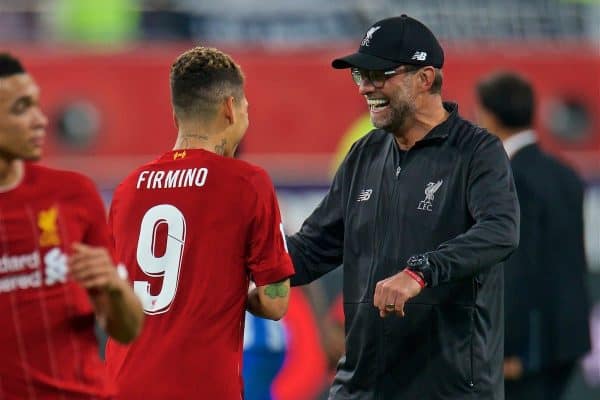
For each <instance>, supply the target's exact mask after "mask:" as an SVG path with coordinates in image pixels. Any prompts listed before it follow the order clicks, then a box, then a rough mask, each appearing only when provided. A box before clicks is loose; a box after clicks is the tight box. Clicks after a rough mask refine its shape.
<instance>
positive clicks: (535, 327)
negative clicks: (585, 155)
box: [477, 73, 590, 400]
mask: <svg viewBox="0 0 600 400" xmlns="http://www.w3.org/2000/svg"><path fill="white" fill-rule="evenodd" d="M477 95H478V116H479V120H480V124H481V125H482V126H484V127H485V128H487V129H488V130H489V131H490V132H492V133H494V134H496V135H497V136H498V137H499V138H500V139H501V140H502V142H503V144H504V147H505V149H506V152H507V154H508V156H509V158H510V159H511V166H512V169H513V174H514V177H515V185H516V187H517V193H518V196H519V200H520V204H521V241H520V245H519V248H518V249H517V250H516V251H515V253H514V254H513V255H512V256H511V257H510V258H509V260H508V261H507V264H506V267H505V293H506V296H505V331H506V336H505V359H504V376H505V383H506V384H505V388H506V399H507V400H516V399H527V400H535V399H540V400H542V399H543V400H552V399H560V398H561V395H562V393H563V392H564V390H565V388H566V385H567V383H568V381H569V378H570V377H571V375H572V373H573V370H574V368H575V366H576V361H577V360H578V358H580V357H581V356H582V355H584V354H585V353H586V352H587V351H588V350H589V348H590V339H589V327H588V317H589V305H588V299H587V296H586V290H585V282H584V280H585V274H586V270H587V268H586V261H585V251H584V242H583V184H582V182H581V180H580V179H579V177H578V176H577V175H576V174H575V172H574V171H573V170H571V169H570V168H569V167H567V166H565V165H563V164H562V163H560V162H559V161H558V160H557V159H555V158H554V157H552V156H550V155H548V154H545V153H544V152H542V151H541V150H540V148H539V147H538V145H537V143H536V136H535V133H534V131H533V130H532V121H533V114H534V108H535V100H534V93H533V89H532V87H531V85H530V83H529V82H528V81H526V80H525V79H523V78H521V77H519V76H518V75H515V74H512V73H497V74H494V75H492V76H490V77H487V78H485V79H484V80H482V81H480V82H479V84H478V85H477Z"/></svg>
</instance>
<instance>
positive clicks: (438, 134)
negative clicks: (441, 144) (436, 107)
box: [419, 101, 458, 142]
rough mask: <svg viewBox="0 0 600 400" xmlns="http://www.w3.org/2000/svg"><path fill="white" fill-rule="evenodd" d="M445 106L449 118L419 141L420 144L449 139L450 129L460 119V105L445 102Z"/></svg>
mask: <svg viewBox="0 0 600 400" xmlns="http://www.w3.org/2000/svg"><path fill="white" fill-rule="evenodd" d="M443 105H444V108H445V109H446V111H448V112H449V113H450V115H448V118H446V120H445V121H443V122H442V123H440V124H439V125H436V126H434V127H433V129H431V130H430V131H429V132H428V133H427V135H425V137H424V138H423V139H421V140H419V142H426V141H430V140H438V139H446V138H447V137H448V134H449V132H450V128H451V127H452V125H454V122H455V121H456V119H457V118H458V104H456V103H450V102H446V101H445V102H444V103H443Z"/></svg>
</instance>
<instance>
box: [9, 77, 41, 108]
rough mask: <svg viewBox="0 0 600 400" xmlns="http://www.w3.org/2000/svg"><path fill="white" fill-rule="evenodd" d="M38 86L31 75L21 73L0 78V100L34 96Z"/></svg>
mask: <svg viewBox="0 0 600 400" xmlns="http://www.w3.org/2000/svg"><path fill="white" fill-rule="evenodd" d="M38 92H39V87H38V86H37V84H36V83H35V81H34V80H33V78H32V77H31V75H29V74H26V73H22V74H14V75H10V76H5V77H2V78H0V101H7V100H8V101H10V100H12V99H16V98H19V97H22V96H34V95H37V94H38Z"/></svg>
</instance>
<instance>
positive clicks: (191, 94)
mask: <svg viewBox="0 0 600 400" xmlns="http://www.w3.org/2000/svg"><path fill="white" fill-rule="evenodd" d="M170 81H171V101H172V103H173V109H174V111H175V115H176V116H177V118H181V119H185V118H187V117H189V116H192V115H193V116H195V117H200V118H204V119H210V118H211V117H212V116H214V114H215V112H216V110H217V107H218V106H219V104H221V102H222V101H223V100H225V99H226V98H227V97H230V96H232V97H234V98H235V99H236V100H240V99H241V98H242V97H243V96H244V91H243V86H244V75H243V73H242V70H241V68H240V66H239V65H238V64H236V63H235V61H233V59H232V58H231V57H230V56H229V55H227V54H225V53H223V52H222V51H220V50H218V49H215V48H210V47H201V46H199V47H194V48H193V49H190V50H188V51H186V52H185V53H183V54H181V55H180V56H179V57H178V58H177V59H176V60H175V62H174V63H173V65H172V66H171V75H170Z"/></svg>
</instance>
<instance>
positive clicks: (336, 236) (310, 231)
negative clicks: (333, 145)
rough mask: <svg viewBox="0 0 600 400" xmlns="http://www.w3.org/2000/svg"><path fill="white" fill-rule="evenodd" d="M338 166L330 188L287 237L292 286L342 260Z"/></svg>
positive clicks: (314, 277) (339, 176)
mask: <svg viewBox="0 0 600 400" xmlns="http://www.w3.org/2000/svg"><path fill="white" fill-rule="evenodd" d="M343 169H344V164H342V166H341V167H340V168H339V169H338V172H337V174H336V176H335V178H334V179H333V182H332V184H331V187H330V189H329V192H328V193H327V195H326V196H325V198H323V200H322V201H321V203H320V204H319V205H318V206H317V208H316V209H315V211H313V213H312V214H311V215H310V217H308V219H307V220H306V221H304V224H303V225H302V228H300V231H299V232H298V233H296V234H295V235H292V236H289V237H288V238H287V244H288V251H289V253H290V256H291V258H292V261H293V263H294V267H295V270H296V274H295V275H294V276H293V277H292V279H291V283H292V286H298V285H305V284H307V283H310V282H312V281H313V280H315V279H317V278H319V277H320V276H322V275H324V274H326V273H327V272H329V271H331V270H333V269H334V268H336V267H338V266H339V265H341V264H342V258H343V242H344V221H343V215H344V214H343V199H342V190H341V188H342V179H343V178H342V176H343Z"/></svg>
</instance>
